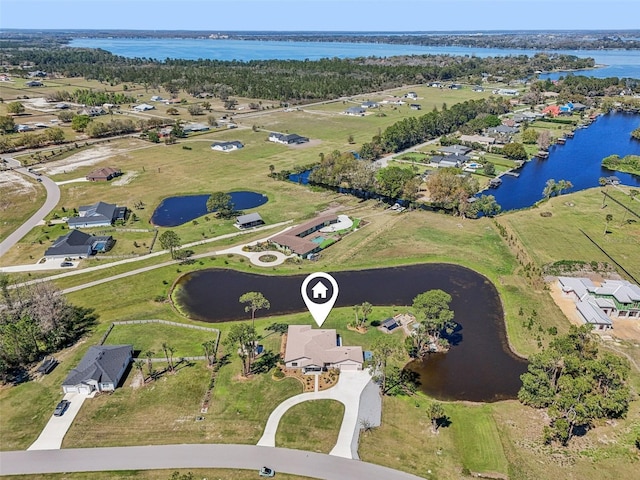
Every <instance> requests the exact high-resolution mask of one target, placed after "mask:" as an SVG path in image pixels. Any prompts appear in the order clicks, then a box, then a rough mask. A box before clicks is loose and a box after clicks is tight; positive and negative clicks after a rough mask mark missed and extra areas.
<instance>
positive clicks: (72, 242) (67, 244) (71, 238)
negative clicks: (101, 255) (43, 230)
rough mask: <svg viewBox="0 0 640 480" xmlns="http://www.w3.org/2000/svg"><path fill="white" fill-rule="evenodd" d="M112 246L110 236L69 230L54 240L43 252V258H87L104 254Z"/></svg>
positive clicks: (112, 241) (112, 242)
mask: <svg viewBox="0 0 640 480" xmlns="http://www.w3.org/2000/svg"><path fill="white" fill-rule="evenodd" d="M113 244H114V240H113V237H112V236H110V235H100V236H97V235H89V234H88V233H84V232H82V231H80V230H71V231H70V232H69V233H67V234H66V235H62V236H60V237H58V238H57V239H56V240H54V242H53V245H51V246H50V247H49V248H47V250H46V251H45V252H44V256H45V258H49V259H53V258H87V257H89V256H91V255H93V254H94V253H96V252H106V251H108V250H110V249H111V247H112V246H113Z"/></svg>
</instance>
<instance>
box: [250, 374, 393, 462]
mask: <svg viewBox="0 0 640 480" xmlns="http://www.w3.org/2000/svg"><path fill="white" fill-rule="evenodd" d="M370 383H371V375H370V374H369V372H368V371H364V370H361V371H357V372H349V371H344V372H341V373H340V379H339V380H338V384H337V385H336V386H334V387H332V388H329V389H327V390H322V391H320V392H308V393H301V394H300V395H296V396H295V397H291V398H287V399H286V400H285V401H284V402H282V403H281V404H280V405H278V406H277V407H276V409H275V410H274V411H273V412H272V413H271V415H270V416H269V420H267V425H266V426H265V429H264V434H263V435H262V438H260V440H259V441H258V445H260V446H264V447H275V445H276V431H277V430H278V424H279V423H280V419H281V418H282V416H283V415H284V414H285V413H286V412H287V411H288V410H289V409H290V408H291V407H293V406H294V405H297V404H299V403H302V402H306V401H309V400H325V399H328V400H336V401H338V402H340V403H342V404H343V405H344V416H343V417H342V424H341V425H340V432H339V433H338V439H337V441H336V444H335V446H334V447H333V449H332V450H331V452H330V453H329V455H335V456H338V457H344V458H355V459H357V458H358V437H359V435H360V428H361V425H360V420H367V421H369V423H370V424H371V425H372V426H378V425H380V416H381V412H382V401H381V399H380V395H379V394H378V395H376V396H375V397H373V398H374V399H377V409H376V408H375V406H374V408H371V409H369V410H368V411H367V412H366V413H365V412H364V411H363V412H361V411H360V405H361V397H362V393H363V392H364V390H365V388H366V387H367V386H368V385H369V384H370ZM373 403H374V404H375V403H376V402H375V400H374V402H373Z"/></svg>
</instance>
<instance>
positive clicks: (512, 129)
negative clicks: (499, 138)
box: [489, 125, 518, 134]
mask: <svg viewBox="0 0 640 480" xmlns="http://www.w3.org/2000/svg"><path fill="white" fill-rule="evenodd" d="M489 132H494V133H507V134H511V133H517V132H518V128H516V127H508V126H507V125H498V126H497V127H492V128H490V129H489Z"/></svg>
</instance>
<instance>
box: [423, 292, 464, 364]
mask: <svg viewBox="0 0 640 480" xmlns="http://www.w3.org/2000/svg"><path fill="white" fill-rule="evenodd" d="M450 303H451V295H449V294H448V293H447V292H445V291H443V290H439V289H436V290H428V291H426V292H424V293H421V294H419V295H417V296H416V297H415V298H414V299H413V311H414V313H415V315H416V318H417V319H418V321H419V322H420V323H421V325H422V326H423V327H424V329H425V330H426V333H427V334H428V335H429V336H430V337H432V338H433V339H434V340H435V341H438V340H439V339H440V336H441V335H442V334H443V333H446V334H448V335H450V334H451V333H453V330H454V328H455V322H454V321H453V317H454V314H453V311H452V310H451V309H449V304H450ZM418 333H419V332H418ZM423 349H424V348H422V349H421V350H423ZM424 353H425V352H424V351H418V355H420V356H422V355H424Z"/></svg>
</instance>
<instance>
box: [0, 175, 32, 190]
mask: <svg viewBox="0 0 640 480" xmlns="http://www.w3.org/2000/svg"><path fill="white" fill-rule="evenodd" d="M0 191H2V194H3V196H4V195H5V194H6V195H8V194H10V193H11V194H20V193H25V194H29V193H32V192H35V191H36V189H35V187H34V186H33V184H32V183H31V182H29V180H27V179H26V178H25V177H23V176H22V175H20V174H19V173H15V172H12V171H9V170H7V171H4V172H0Z"/></svg>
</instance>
